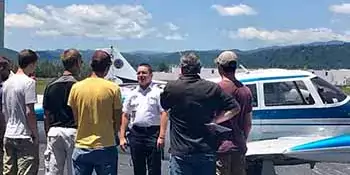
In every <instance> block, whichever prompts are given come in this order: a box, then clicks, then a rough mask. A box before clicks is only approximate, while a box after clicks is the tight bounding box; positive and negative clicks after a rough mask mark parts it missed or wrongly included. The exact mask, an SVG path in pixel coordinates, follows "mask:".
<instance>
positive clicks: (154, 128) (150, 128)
mask: <svg viewBox="0 0 350 175" xmlns="http://www.w3.org/2000/svg"><path fill="white" fill-rule="evenodd" d="M131 129H132V130H134V131H136V132H152V131H158V130H160V126H159V125H154V126H147V127H142V126H137V125H133V126H132V128H131Z"/></svg>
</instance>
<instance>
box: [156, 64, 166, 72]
mask: <svg viewBox="0 0 350 175" xmlns="http://www.w3.org/2000/svg"><path fill="white" fill-rule="evenodd" d="M158 71H159V72H168V71H169V66H168V65H167V64H165V63H164V62H161V63H159V64H158Z"/></svg>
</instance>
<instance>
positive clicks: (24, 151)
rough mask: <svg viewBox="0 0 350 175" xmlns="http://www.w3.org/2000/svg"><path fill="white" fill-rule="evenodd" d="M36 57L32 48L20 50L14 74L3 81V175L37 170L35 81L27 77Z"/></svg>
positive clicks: (35, 172)
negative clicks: (17, 66)
mask: <svg viewBox="0 0 350 175" xmlns="http://www.w3.org/2000/svg"><path fill="white" fill-rule="evenodd" d="M37 60H38V56H37V54H36V53H35V52H34V51H31V50H23V51H21V52H20V53H19V55H18V64H19V68H18V70H17V72H16V74H14V75H12V76H11V77H10V78H9V79H8V80H7V81H5V82H4V83H3V87H2V89H3V94H2V111H3V113H4V116H5V121H6V131H5V135H4V158H3V160H4V170H3V172H4V175H7V174H17V173H20V174H28V175H29V174H37V172H38V164H39V154H38V153H39V146H38V130H37V124H36V117H35V112H34V104H35V103H36V102H37V99H36V90H35V80H33V79H32V78H30V77H29V76H28V75H29V74H32V73H33V72H34V70H35V67H36V62H37Z"/></svg>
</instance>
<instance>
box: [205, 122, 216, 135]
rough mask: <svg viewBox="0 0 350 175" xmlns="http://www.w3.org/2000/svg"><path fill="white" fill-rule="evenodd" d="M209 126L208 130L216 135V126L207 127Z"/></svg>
mask: <svg viewBox="0 0 350 175" xmlns="http://www.w3.org/2000/svg"><path fill="white" fill-rule="evenodd" d="M212 123H214V122H212ZM206 126H207V128H208V130H209V131H210V133H212V134H216V128H215V126H214V125H210V124H209V125H206Z"/></svg>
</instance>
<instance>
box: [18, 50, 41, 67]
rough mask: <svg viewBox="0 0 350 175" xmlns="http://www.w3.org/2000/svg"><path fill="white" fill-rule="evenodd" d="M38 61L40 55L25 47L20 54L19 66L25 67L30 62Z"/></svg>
mask: <svg viewBox="0 0 350 175" xmlns="http://www.w3.org/2000/svg"><path fill="white" fill-rule="evenodd" d="M37 61H38V55H37V54H36V53H35V52H34V51H32V50H30V49H24V50H22V51H21V52H19V54H18V66H19V67H20V68H21V69H24V68H26V67H27V66H28V65H29V64H32V63H35V62H37Z"/></svg>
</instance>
